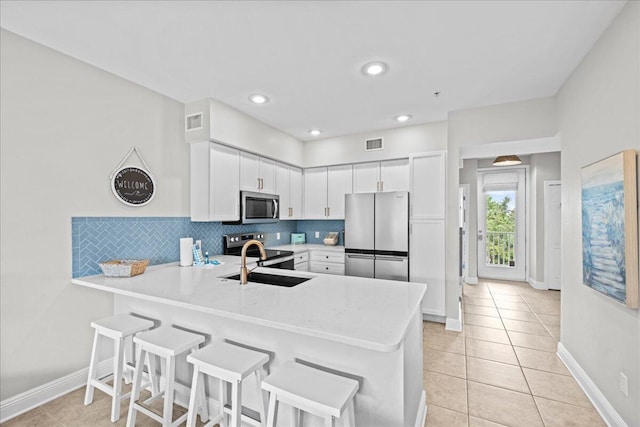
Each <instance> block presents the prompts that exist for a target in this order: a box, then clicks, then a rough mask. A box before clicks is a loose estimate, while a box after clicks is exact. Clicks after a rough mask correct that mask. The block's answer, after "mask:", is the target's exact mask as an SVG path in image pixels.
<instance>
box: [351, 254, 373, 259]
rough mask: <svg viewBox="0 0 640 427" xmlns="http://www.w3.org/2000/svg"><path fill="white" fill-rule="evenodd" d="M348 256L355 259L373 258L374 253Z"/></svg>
mask: <svg viewBox="0 0 640 427" xmlns="http://www.w3.org/2000/svg"><path fill="white" fill-rule="evenodd" d="M347 258H355V259H373V255H354V254H347Z"/></svg>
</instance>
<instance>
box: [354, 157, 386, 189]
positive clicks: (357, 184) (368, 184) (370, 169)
mask: <svg viewBox="0 0 640 427" xmlns="http://www.w3.org/2000/svg"><path fill="white" fill-rule="evenodd" d="M379 190H380V162H374V163H358V164H355V165H353V192H354V193H372V192H374V191H379Z"/></svg>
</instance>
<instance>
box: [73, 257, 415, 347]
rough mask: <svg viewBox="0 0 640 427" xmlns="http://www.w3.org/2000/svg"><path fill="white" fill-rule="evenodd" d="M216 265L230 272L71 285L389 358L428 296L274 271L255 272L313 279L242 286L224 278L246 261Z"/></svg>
mask: <svg viewBox="0 0 640 427" xmlns="http://www.w3.org/2000/svg"><path fill="white" fill-rule="evenodd" d="M294 246H302V245H294ZM308 246H309V245H308ZM314 246H319V247H323V246H322V245H314ZM215 259H218V260H220V261H223V262H224V265H219V266H214V267H212V268H201V267H180V266H178V264H177V263H172V264H163V265H157V266H151V267H148V268H147V270H146V271H145V273H144V274H142V275H139V276H135V277H130V278H112V277H105V276H103V275H96V276H88V277H79V278H76V279H73V280H72V281H71V282H72V283H74V284H77V285H82V286H87V287H90V288H93V289H99V290H103V291H107V292H113V293H115V294H121V295H127V296H131V297H136V298H140V299H143V300H148V301H154V302H160V303H164V304H169V305H173V306H177V307H182V308H187V309H191V310H196V311H201V312H205V313H211V314H215V315H219V316H224V317H227V318H232V319H237V320H241V321H245V322H251V323H255V324H259V325H262V326H268V327H272V328H277V329H281V330H286V331H290V332H294V333H299V334H304V335H308V336H313V337H317V338H323V339H328V340H332V341H337V342H341V343H346V344H350V345H354V346H358V347H363V348H367V349H371V350H376V351H382V352H390V351H395V350H397V349H398V348H400V346H401V344H402V341H403V340H404V337H405V334H406V331H407V328H408V326H409V324H410V321H411V319H412V317H413V316H414V315H415V313H416V311H417V310H420V307H421V301H422V298H423V296H424V293H425V291H426V285H425V284H422V283H407V282H396V281H390V280H379V279H366V278H360V277H348V276H335V275H326V274H317V273H307V272H301V271H292V270H279V269H269V268H258V269H256V271H264V272H265V273H273V274H282V275H291V276H298V277H301V276H305V277H313V279H311V280H308V281H306V282H304V283H301V284H299V285H297V286H295V287H292V288H287V287H282V286H273V285H263V284H258V283H249V284H247V285H240V283H239V281H238V280H230V279H224V278H221V277H220V276H226V275H230V274H234V273H239V272H240V257H235V256H224V255H220V256H217V257H215ZM254 260H255V259H254ZM252 264H253V263H252ZM253 265H255V264H253Z"/></svg>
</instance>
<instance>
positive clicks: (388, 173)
mask: <svg viewBox="0 0 640 427" xmlns="http://www.w3.org/2000/svg"><path fill="white" fill-rule="evenodd" d="M380 191H409V159H399V160H387V161H385V162H380Z"/></svg>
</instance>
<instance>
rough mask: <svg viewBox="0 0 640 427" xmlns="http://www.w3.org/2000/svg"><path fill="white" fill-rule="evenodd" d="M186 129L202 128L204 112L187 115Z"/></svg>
mask: <svg viewBox="0 0 640 427" xmlns="http://www.w3.org/2000/svg"><path fill="white" fill-rule="evenodd" d="M185 126H186V129H185V130H186V131H190V130H196V129H202V113H196V114H191V115H189V116H187V117H185Z"/></svg>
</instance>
